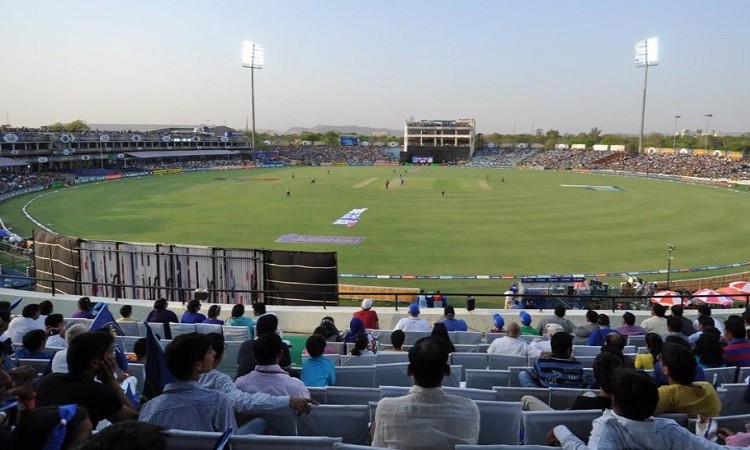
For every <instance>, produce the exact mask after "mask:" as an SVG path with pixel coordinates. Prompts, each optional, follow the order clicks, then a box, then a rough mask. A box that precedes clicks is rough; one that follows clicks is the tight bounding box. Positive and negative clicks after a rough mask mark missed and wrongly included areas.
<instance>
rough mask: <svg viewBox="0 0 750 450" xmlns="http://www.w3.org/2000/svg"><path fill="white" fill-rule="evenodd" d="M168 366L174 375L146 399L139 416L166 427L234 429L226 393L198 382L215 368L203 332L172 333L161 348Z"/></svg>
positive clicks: (234, 421)
mask: <svg viewBox="0 0 750 450" xmlns="http://www.w3.org/2000/svg"><path fill="white" fill-rule="evenodd" d="M164 353H165V358H166V363H167V368H168V369H169V372H170V373H171V374H172V375H173V376H174V377H175V378H176V379H177V381H175V382H174V383H169V384H167V385H166V386H165V387H164V391H163V392H162V394H161V395H158V396H156V397H154V398H152V399H151V400H149V401H148V403H146V404H145V405H143V408H142V409H141V414H140V416H139V417H138V420H140V421H141V422H147V423H151V424H154V425H159V426H162V427H164V428H167V429H176V430H189V431H218V432H224V431H226V430H228V429H229V428H234V429H237V422H236V420H235V418H234V413H233V411H232V404H231V402H230V400H229V397H227V396H226V395H225V394H223V393H221V392H217V391H214V390H211V389H206V388H205V387H203V386H201V385H200V383H199V382H198V379H199V378H200V376H201V375H203V374H205V373H208V372H210V371H211V370H213V368H214V355H215V352H214V350H213V349H212V348H211V341H210V340H209V338H208V337H207V336H206V335H205V334H198V333H188V334H182V335H180V336H177V337H175V338H174V339H173V340H172V341H171V342H170V343H169V344H167V348H166V349H165V351H164Z"/></svg>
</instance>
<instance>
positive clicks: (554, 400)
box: [549, 387, 599, 410]
mask: <svg viewBox="0 0 750 450" xmlns="http://www.w3.org/2000/svg"><path fill="white" fill-rule="evenodd" d="M586 393H591V394H594V395H598V394H599V391H597V390H595V389H571V388H557V387H555V388H550V389H549V406H550V407H551V408H552V409H557V410H561V409H568V408H570V407H571V406H572V405H573V402H574V401H575V399H576V397H578V396H579V395H583V394H586Z"/></svg>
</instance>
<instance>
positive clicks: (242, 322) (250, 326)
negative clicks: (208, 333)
mask: <svg viewBox="0 0 750 450" xmlns="http://www.w3.org/2000/svg"><path fill="white" fill-rule="evenodd" d="M227 325H229V326H232V327H247V331H248V333H249V336H250V340H253V339H254V338H255V322H253V319H251V318H249V317H245V305H243V304H242V303H237V304H236V305H234V306H232V317H231V318H230V319H229V320H227Z"/></svg>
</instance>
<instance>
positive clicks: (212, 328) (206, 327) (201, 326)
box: [170, 323, 247, 340]
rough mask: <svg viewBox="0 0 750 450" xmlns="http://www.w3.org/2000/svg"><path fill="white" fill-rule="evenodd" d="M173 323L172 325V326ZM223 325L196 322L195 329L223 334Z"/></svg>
mask: <svg viewBox="0 0 750 450" xmlns="http://www.w3.org/2000/svg"><path fill="white" fill-rule="evenodd" d="M171 326H172V325H170V327H171ZM221 327H222V326H221V325H219V324H218V323H196V324H195V331H196V332H198V333H201V334H208V333H219V334H221V331H222V329H221ZM243 340H247V339H243Z"/></svg>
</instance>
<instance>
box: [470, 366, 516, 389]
mask: <svg viewBox="0 0 750 450" xmlns="http://www.w3.org/2000/svg"><path fill="white" fill-rule="evenodd" d="M509 378H510V372H509V371H507V370H488V369H485V370H482V369H467V370H466V387H467V388H473V389H492V388H493V387H494V386H508V382H509Z"/></svg>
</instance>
